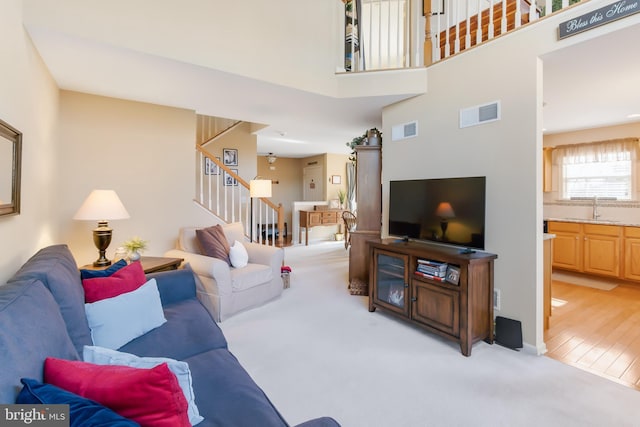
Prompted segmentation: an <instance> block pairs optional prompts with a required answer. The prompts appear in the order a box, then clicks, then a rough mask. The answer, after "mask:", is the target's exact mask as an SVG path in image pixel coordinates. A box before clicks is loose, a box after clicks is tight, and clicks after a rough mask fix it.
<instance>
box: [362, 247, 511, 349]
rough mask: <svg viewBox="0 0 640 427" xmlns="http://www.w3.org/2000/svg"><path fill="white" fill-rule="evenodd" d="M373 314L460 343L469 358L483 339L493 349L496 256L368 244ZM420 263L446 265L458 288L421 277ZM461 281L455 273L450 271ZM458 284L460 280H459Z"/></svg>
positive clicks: (431, 248)
mask: <svg viewBox="0 0 640 427" xmlns="http://www.w3.org/2000/svg"><path fill="white" fill-rule="evenodd" d="M368 246H369V255H370V275H369V311H375V310H376V308H378V307H380V308H382V309H384V310H386V311H388V312H390V313H393V314H395V315H397V316H400V317H402V318H404V319H405V320H408V321H410V322H411V323H413V324H416V325H418V326H420V327H422V328H424V329H426V330H428V331H430V332H434V333H436V334H438V335H441V336H443V337H446V338H448V339H451V340H454V341H457V342H459V343H460V349H461V351H462V354H464V355H465V356H470V355H471V346H472V345H473V343H475V342H477V341H479V340H485V341H486V342H488V343H489V344H493V322H494V320H493V260H495V259H496V258H497V257H498V256H497V255H495V254H491V253H487V252H481V251H477V252H474V253H470V254H462V253H460V252H461V249H458V248H450V247H446V246H440V245H433V244H428V243H414V242H403V241H398V240H397V239H385V240H380V239H378V240H373V241H369V242H368ZM418 260H426V261H436V262H439V263H446V264H447V265H448V266H452V267H454V269H458V271H459V280H458V284H455V283H450V282H448V281H446V280H444V279H440V280H437V279H431V278H427V277H423V276H418V275H417V274H416V270H417V267H418ZM449 272H453V276H455V270H453V271H452V270H451V269H450V270H449ZM454 282H455V280H454Z"/></svg>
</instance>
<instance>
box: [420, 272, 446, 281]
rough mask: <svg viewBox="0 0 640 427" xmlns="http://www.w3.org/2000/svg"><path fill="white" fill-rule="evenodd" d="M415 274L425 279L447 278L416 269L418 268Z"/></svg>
mask: <svg viewBox="0 0 640 427" xmlns="http://www.w3.org/2000/svg"><path fill="white" fill-rule="evenodd" d="M415 275H416V276H420V277H424V278H426V279H431V280H436V281H438V282H445V281H446V280H447V279H446V277H441V276H433V275H431V274H427V273H423V272H421V271H418V270H416V271H415Z"/></svg>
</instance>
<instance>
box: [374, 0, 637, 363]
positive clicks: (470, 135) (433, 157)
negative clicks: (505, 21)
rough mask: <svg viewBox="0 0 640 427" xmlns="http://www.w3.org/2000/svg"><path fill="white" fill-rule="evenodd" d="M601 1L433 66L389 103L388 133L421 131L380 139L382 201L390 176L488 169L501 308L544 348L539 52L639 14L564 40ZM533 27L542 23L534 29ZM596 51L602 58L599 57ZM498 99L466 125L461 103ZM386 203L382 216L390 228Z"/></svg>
mask: <svg viewBox="0 0 640 427" xmlns="http://www.w3.org/2000/svg"><path fill="white" fill-rule="evenodd" d="M606 3H607V2H606V1H598V0H594V1H591V2H589V3H585V4H584V5H581V6H577V7H574V8H573V9H571V10H570V11H567V12H565V13H564V14H562V15H561V17H558V16H555V17H550V18H547V19H545V20H543V21H541V22H539V23H537V24H536V25H535V26H530V27H528V28H523V29H520V30H519V31H517V32H515V33H513V34H512V35H509V36H506V37H500V38H498V39H495V40H493V41H492V42H489V43H486V44H484V45H482V46H479V47H477V48H474V49H472V50H470V51H469V52H467V53H464V54H463V55H459V56H456V57H453V58H450V59H448V60H446V61H442V62H440V63H439V64H436V65H434V66H431V67H429V68H428V69H427V71H428V82H429V87H428V93H427V94H426V95H422V96H419V97H416V98H413V99H411V100H408V101H404V102H400V103H398V104H396V105H393V106H390V107H387V108H386V109H385V110H384V112H383V132H384V134H386V135H390V134H391V127H392V126H393V125H396V124H400V123H406V122H409V121H412V120H418V122H419V123H418V128H419V130H420V135H419V136H418V137H417V138H413V139H409V140H405V141H402V142H395V143H394V142H390V141H386V142H385V144H384V147H383V156H382V159H383V171H384V173H383V205H386V204H388V188H389V181H390V180H398V179H414V178H439V177H455V176H478V175H483V176H486V177H487V207H486V250H487V251H488V252H493V253H496V254H498V259H497V260H496V263H495V287H496V288H500V289H501V290H502V310H501V311H500V312H497V313H496V314H497V315H501V316H505V317H509V318H513V319H518V320H520V321H522V324H523V335H524V340H525V342H526V343H527V344H529V345H531V346H535V347H536V348H537V350H538V351H544V342H543V333H542V304H541V302H542V187H541V183H542V163H541V153H542V101H543V100H542V73H543V63H542V61H541V60H540V59H539V57H540V56H541V55H543V54H545V53H548V52H551V51H553V50H556V49H560V48H563V47H567V46H569V45H571V44H574V43H578V42H580V41H582V40H587V39H589V38H592V37H596V36H598V35H599V34H602V33H604V32H609V31H613V30H615V29H616V28H623V27H624V26H626V25H631V24H632V23H637V22H639V21H640V16H638V15H636V16H635V17H631V18H626V19H625V20H620V21H617V22H616V23H613V24H609V25H608V26H604V27H600V28H599V29H595V30H591V31H588V32H585V33H583V34H581V35H577V36H574V37H571V38H569V39H566V40H563V41H561V42H559V41H557V28H558V24H559V22H562V21H564V20H567V19H570V18H571V17H572V16H578V15H581V14H584V13H586V12H588V11H590V10H593V9H596V8H598V7H601V6H603V5H604V4H606ZM534 30H535V31H534ZM594 60H597V57H596V58H594ZM495 100H500V101H501V103H502V120H500V121H498V122H493V123H488V124H484V125H480V126H476V127H472V128H466V129H459V126H458V117H459V110H460V109H461V108H466V107H471V106H475V105H478V104H483V103H487V102H491V101H495ZM386 222H387V209H384V216H383V224H385V227H386Z"/></svg>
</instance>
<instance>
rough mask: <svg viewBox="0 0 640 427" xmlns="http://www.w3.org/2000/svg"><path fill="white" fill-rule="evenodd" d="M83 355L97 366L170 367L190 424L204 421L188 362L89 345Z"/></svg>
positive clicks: (85, 347) (85, 359)
mask: <svg viewBox="0 0 640 427" xmlns="http://www.w3.org/2000/svg"><path fill="white" fill-rule="evenodd" d="M82 353H83V354H82V358H83V360H84V361H85V362H89V363H95V364H97V365H120V366H130V367H132V368H143V369H151V368H154V367H156V366H158V365H160V364H161V363H166V364H167V366H169V370H170V371H171V372H173V374H174V375H175V376H176V378H177V379H178V383H179V384H180V388H181V389H182V393H184V397H185V399H187V403H188V404H189V409H188V414H189V422H190V423H191V425H192V426H194V425H196V424H198V423H199V422H201V421H202V420H204V418H203V417H202V416H201V415H200V411H198V407H197V406H196V400H195V395H194V393H193V383H192V380H191V371H190V370H189V364H188V363H187V362H181V361H179V360H175V359H169V358H168V357H139V356H136V355H135V354H130V353H124V352H121V351H116V350H111V349H108V348H104V347H97V346H88V345H85V346H84V349H83V351H82Z"/></svg>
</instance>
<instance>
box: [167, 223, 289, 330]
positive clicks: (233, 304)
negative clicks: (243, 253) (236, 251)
mask: <svg viewBox="0 0 640 427" xmlns="http://www.w3.org/2000/svg"><path fill="white" fill-rule="evenodd" d="M222 227H223V229H224V234H225V237H226V238H227V241H228V242H229V246H232V245H233V244H234V242H235V241H236V240H237V241H239V242H242V244H243V245H244V247H245V248H246V249H247V253H248V254H249V263H248V264H247V265H246V266H245V267H242V268H234V267H232V266H230V265H228V264H227V263H226V262H225V261H223V260H221V259H218V258H212V257H208V256H206V255H201V253H200V246H199V244H198V239H197V237H196V228H195V227H185V228H181V229H180V234H179V236H178V243H177V248H176V249H173V250H170V251H168V252H167V253H166V254H165V256H168V257H176V258H184V260H185V262H188V263H189V264H190V266H191V268H192V269H193V271H194V273H196V275H197V278H198V279H199V280H198V281H197V287H198V289H197V294H198V299H199V300H200V301H201V302H202V303H203V304H204V306H205V307H206V308H207V310H209V313H211V316H212V317H213V318H214V319H215V321H216V322H221V321H223V320H225V319H227V318H229V317H230V316H232V315H233V314H236V313H238V312H240V311H243V310H247V309H250V308H254V307H257V306H260V305H262V304H264V303H265V302H267V301H269V300H272V299H274V298H276V297H278V296H280V294H281V293H282V290H283V285H282V279H281V277H280V268H281V266H282V263H283V259H284V251H283V250H282V249H281V248H276V247H273V246H266V245H261V244H258V243H251V242H249V241H248V240H247V239H246V238H245V235H244V230H243V226H242V224H241V223H239V222H236V223H232V224H226V225H222Z"/></svg>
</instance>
